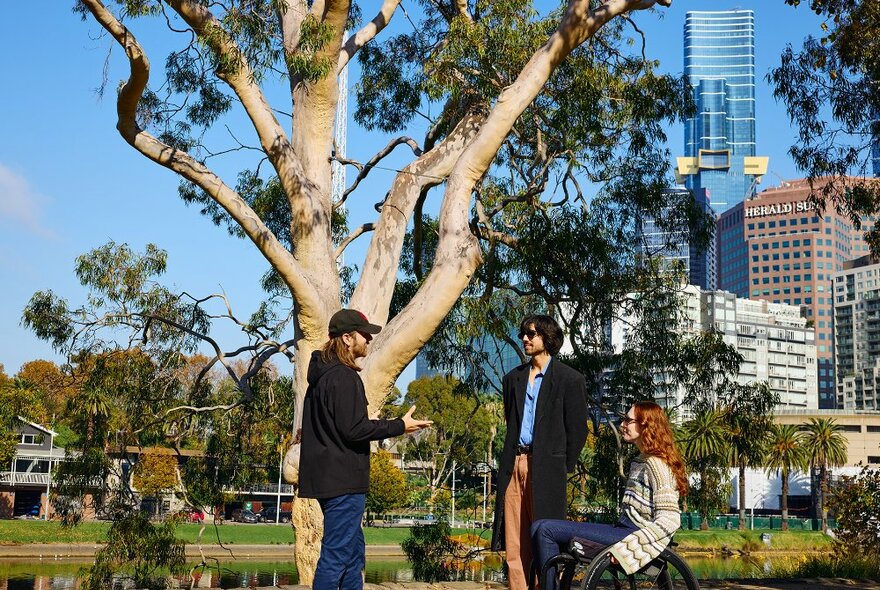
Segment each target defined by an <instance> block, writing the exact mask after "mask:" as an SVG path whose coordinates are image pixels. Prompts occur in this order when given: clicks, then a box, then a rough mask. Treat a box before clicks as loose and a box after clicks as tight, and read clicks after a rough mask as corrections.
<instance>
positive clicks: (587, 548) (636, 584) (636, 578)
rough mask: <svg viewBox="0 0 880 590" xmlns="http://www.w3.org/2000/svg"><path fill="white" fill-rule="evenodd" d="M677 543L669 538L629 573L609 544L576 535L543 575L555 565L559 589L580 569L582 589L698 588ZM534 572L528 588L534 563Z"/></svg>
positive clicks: (564, 588)
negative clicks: (652, 554) (614, 560)
mask: <svg viewBox="0 0 880 590" xmlns="http://www.w3.org/2000/svg"><path fill="white" fill-rule="evenodd" d="M675 546H676V543H675V542H674V541H672V542H670V543H669V546H668V547H667V548H666V549H664V550H663V552H662V553H661V554H660V555H658V556H657V557H656V558H654V559H653V560H652V561H651V562H650V563H648V564H647V565H646V566H645V567H643V568H642V569H640V570H639V571H637V572H635V573H634V574H627V573H626V572H624V571H623V568H621V567H620V565H618V564H617V563H615V562H613V561H612V560H611V554H610V553H609V552H608V550H609V549H610V547H602V546H600V545H598V544H596V543H594V542H593V541H590V540H587V539H582V538H579V537H574V538H573V539H572V540H571V541H569V544H568V551H565V552H563V553H559V554H558V555H555V556H553V557H551V558H550V559H549V560H548V561H547V563H546V564H545V565H544V567H543V568H542V570H541V577H540V579H541V580H543V579H544V578H545V575H546V573H547V570H549V569H550V568H552V567H555V568H556V571H557V578H558V580H559V584H558V590H571V587H572V584H573V583H574V582H575V576H576V574H578V573H580V572H582V573H583V577H579V581H578V588H579V590H597V589H599V588H613V589H614V590H624V589H628V590H637V589H638V588H657V589H658V590H683V589H687V590H699V589H700V584H699V582H698V581H697V577H696V576H695V575H694V573H693V572H692V571H691V569H690V568H689V567H688V565H687V563H685V561H684V560H683V559H682V558H681V556H679V555H678V554H677V553H676V552H675V551H673V550H672V548H673V547H675ZM533 566H534V564H533ZM532 574H533V575H532V576H530V580H529V590H534V580H535V575H534V574H537V571H536V568H535V567H532Z"/></svg>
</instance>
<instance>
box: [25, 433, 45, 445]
mask: <svg viewBox="0 0 880 590" xmlns="http://www.w3.org/2000/svg"><path fill="white" fill-rule="evenodd" d="M20 444H23V445H41V444H43V435H42V434H26V433H24V432H23V433H22V434H21V441H20Z"/></svg>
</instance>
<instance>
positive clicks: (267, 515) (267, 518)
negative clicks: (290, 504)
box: [257, 504, 293, 522]
mask: <svg viewBox="0 0 880 590" xmlns="http://www.w3.org/2000/svg"><path fill="white" fill-rule="evenodd" d="M257 516H258V517H259V518H260V522H275V504H265V505H264V506H263V509H262V510H260V512H259V513H258V514H257ZM292 516H293V515H292V514H291V512H290V510H283V509H282V510H281V514H280V515H279V518H278V520H279V521H280V522H290V519H291V517H292Z"/></svg>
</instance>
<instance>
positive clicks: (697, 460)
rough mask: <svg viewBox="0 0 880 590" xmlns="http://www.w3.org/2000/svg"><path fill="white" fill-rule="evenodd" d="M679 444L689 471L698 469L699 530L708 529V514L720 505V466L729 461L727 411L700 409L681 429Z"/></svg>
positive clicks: (694, 490) (696, 495)
mask: <svg viewBox="0 0 880 590" xmlns="http://www.w3.org/2000/svg"><path fill="white" fill-rule="evenodd" d="M678 434H679V437H680V438H679V446H680V448H681V451H682V454H683V455H684V459H685V462H686V463H687V465H688V469H689V470H690V471H696V472H697V475H698V476H699V479H700V481H699V485H697V486H694V488H695V489H693V492H694V494H693V495H694V498H693V500H694V501H693V502H692V504H694V505H695V506H696V508H697V511H698V512H699V513H700V517H701V522H700V529H701V530H704V531H705V530H708V528H709V520H708V519H709V514H710V512H711V511H712V510H713V509H714V508H715V507H717V503H718V501H719V496H720V495H721V494H720V492H721V491H720V484H721V481H720V478H719V477H718V475H719V474H720V472H719V468H722V467H724V465H725V464H726V460H725V459H726V456H727V443H728V436H729V432H728V429H727V425H726V424H725V423H724V413H723V412H721V411H718V410H706V411H703V412H699V413H698V414H697V415H696V416H694V418H693V419H692V420H689V421H687V422H685V423H684V424H683V425H682V427H681V429H680V430H679V432H678Z"/></svg>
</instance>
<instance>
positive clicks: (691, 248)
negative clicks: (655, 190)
mask: <svg viewBox="0 0 880 590" xmlns="http://www.w3.org/2000/svg"><path fill="white" fill-rule="evenodd" d="M666 190H667V192H674V193H679V194H681V193H684V194H689V191H688V190H687V189H683V188H670V189H666ZM694 197H695V198H696V200H697V204H698V205H699V206H700V207H701V208H702V209H703V211H705V212H706V213H708V214H710V215H712V217H713V218H714V217H715V212H714V211H713V210H712V207H711V206H710V205H709V203H708V201H707V200H706V198H705V194H704V193H703V191H698V192H697V193H695V194H694ZM678 221H679V222H680V225H678V226H675V225H674V226H673V227H663V226H662V225H661V224H658V223H657V220H656V219H655V218H654V217H652V216H650V215H644V216H643V217H642V218H641V220H640V224H639V233H640V234H641V241H642V251H643V253H644V254H645V255H647V256H651V257H660V258H662V259H663V266H664V267H665V268H668V269H670V270H671V269H672V268H673V267H680V268H682V269H683V270H684V272H685V273H686V274H687V280H688V284H691V285H696V286H697V287H700V288H701V289H709V290H713V289H715V280H716V276H717V271H716V261H715V241H714V240H712V241H710V243H709V244H706V245H705V246H702V247H700V246H698V245H697V244H695V243H694V240H693V239H692V236H691V235H690V234H689V232H688V227H687V225H686V224H685V223H684V222H683V221H681V220H678ZM673 223H675V221H673Z"/></svg>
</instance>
